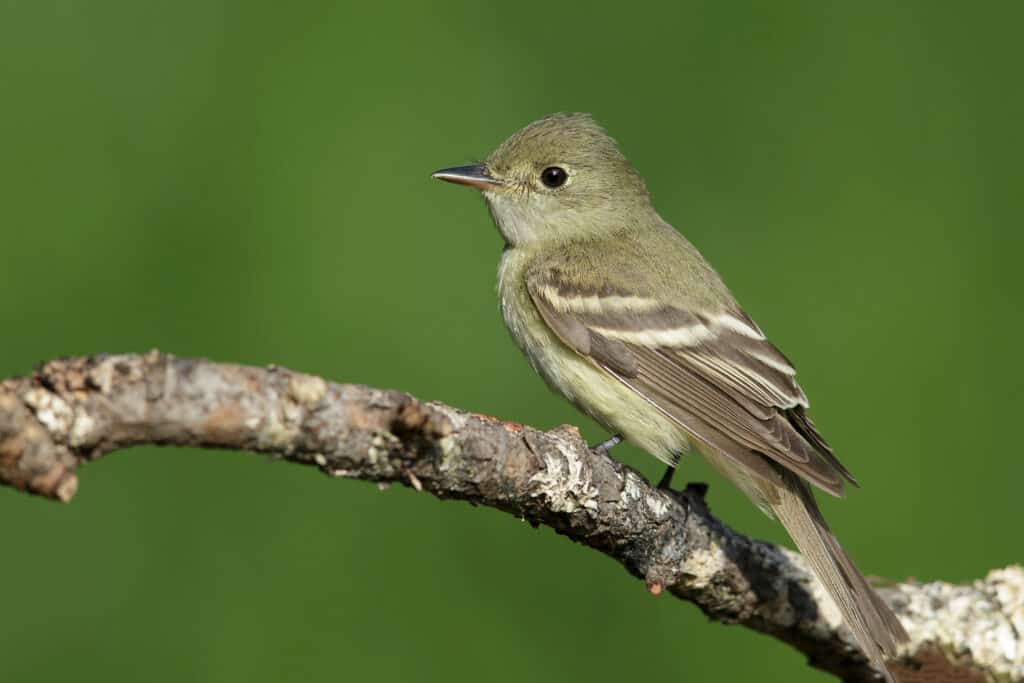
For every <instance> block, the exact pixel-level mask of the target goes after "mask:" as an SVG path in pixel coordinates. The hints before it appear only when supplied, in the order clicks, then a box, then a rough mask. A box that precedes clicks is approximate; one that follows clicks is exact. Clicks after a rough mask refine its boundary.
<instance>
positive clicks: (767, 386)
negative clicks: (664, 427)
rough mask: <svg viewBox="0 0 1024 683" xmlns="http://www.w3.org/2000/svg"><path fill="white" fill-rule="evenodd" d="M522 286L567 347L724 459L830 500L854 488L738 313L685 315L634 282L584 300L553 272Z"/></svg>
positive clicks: (794, 389) (788, 372)
mask: <svg viewBox="0 0 1024 683" xmlns="http://www.w3.org/2000/svg"><path fill="white" fill-rule="evenodd" d="M526 284H527V288H528V289H529V292H530V296H531V298H532V300H533V302H534V304H535V305H536V307H537V310H538V312H539V313H540V316H541V318H542V319H543V320H544V322H545V323H546V324H547V325H548V327H549V328H550V329H551V331H552V332H554V333H555V335H556V336H557V337H558V338H559V339H560V340H561V341H562V342H563V343H564V344H565V345H566V346H568V347H570V348H571V349H573V350H575V351H576V352H577V353H579V354H580V355H581V356H584V357H585V358H587V359H589V360H590V361H591V362H592V363H594V364H595V365H596V366H598V367H600V368H602V369H603V370H605V371H606V372H608V373H609V374H610V375H612V376H614V377H615V378H617V379H618V380H619V381H621V382H622V383H623V384H625V385H626V386H628V387H629V388H631V389H632V390H633V391H635V392H636V393H637V394H639V395H640V396H642V397H643V398H644V399H646V400H647V401H648V402H650V403H651V404H652V405H653V406H654V407H655V408H657V409H658V410H659V411H661V412H662V413H663V414H665V415H666V416H668V417H669V418H670V419H672V420H673V421H675V422H676V423H677V424H679V425H680V426H681V427H683V428H684V429H685V430H686V431H688V432H690V433H691V434H693V435H694V436H696V437H697V438H698V439H700V440H702V441H704V442H706V443H708V444H709V445H711V446H713V447H714V448H716V449H717V450H718V451H720V452H722V453H723V454H724V455H725V456H727V457H729V458H731V459H732V460H734V461H736V462H737V463H739V464H740V465H742V466H744V467H746V468H748V469H753V470H754V471H755V473H756V474H760V475H761V476H762V477H764V478H768V479H774V478H775V476H776V473H775V471H774V468H773V467H772V466H771V465H770V464H769V463H768V462H767V461H766V460H765V459H764V458H763V457H761V456H766V457H767V458H769V459H770V460H772V461H774V462H775V463H778V464H779V465H781V466H783V467H785V468H787V469H789V470H791V471H793V472H795V473H796V474H798V475H800V476H801V477H803V478H804V479H806V480H807V481H809V482H811V483H813V484H815V485H817V486H819V487H821V488H822V489H824V490H826V491H828V492H829V493H832V494H833V495H837V496H838V495H842V491H843V480H844V479H845V480H847V481H850V482H851V483H854V484H856V482H855V480H854V479H853V477H852V476H851V475H850V473H849V472H848V471H847V470H846V468H844V467H843V466H842V464H841V463H840V462H839V461H838V460H837V459H836V458H835V456H834V455H833V454H832V450H831V449H830V448H829V446H828V444H827V443H826V442H825V440H824V439H823V438H822V437H821V435H820V434H819V433H818V432H817V430H816V429H815V427H814V424H813V423H812V422H811V421H810V418H808V417H807V415H806V413H805V412H804V409H805V408H806V407H807V397H806V396H805V395H804V392H803V390H802V389H801V388H800V386H799V385H798V384H797V382H796V378H795V375H796V372H795V370H794V369H793V366H792V364H791V363H790V362H789V361H788V360H787V359H786V357H785V356H783V355H782V353H781V352H780V351H779V350H778V349H777V348H775V346H773V345H772V344H771V343H770V342H769V341H768V340H767V339H766V338H765V336H764V334H763V333H762V332H761V330H760V328H758V326H757V325H756V324H755V323H754V322H753V320H751V319H750V317H749V316H747V315H746V314H745V313H743V312H742V311H741V310H740V309H739V308H738V306H722V307H720V310H718V311H717V312H714V313H711V312H707V311H704V310H700V309H699V307H697V306H692V307H690V310H688V309H687V307H686V306H685V302H681V301H680V300H679V299H678V298H677V299H676V300H675V301H674V302H673V303H671V304H665V303H663V302H664V299H665V297H656V296H648V295H646V294H645V293H644V292H643V291H639V292H638V291H635V290H636V289H637V288H638V285H637V283H636V282H635V281H634V283H632V286H631V287H630V289H631V290H633V291H629V292H627V291H625V290H622V291H616V289H615V288H614V286H605V287H603V288H601V289H600V290H593V289H591V290H582V289H581V288H580V285H579V284H578V282H576V278H572V277H571V276H569V275H567V274H566V273H565V271H564V270H563V269H561V268H559V267H558V266H557V265H556V264H550V263H547V264H545V263H540V264H537V266H536V267H534V268H532V269H530V271H529V272H528V273H527V282H526ZM639 289H641V290H643V285H642V284H640V285H639ZM651 289H655V288H653V287H652V288H651ZM681 304H682V305H681Z"/></svg>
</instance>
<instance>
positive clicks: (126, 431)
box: [0, 351, 1024, 681]
mask: <svg viewBox="0 0 1024 683" xmlns="http://www.w3.org/2000/svg"><path fill="white" fill-rule="evenodd" d="M140 444H158V445H174V446H199V447H206V448H226V449H233V450H244V451H252V452H257V453H268V454H272V455H274V456H278V457H281V458H284V459H286V460H289V461H292V462H295V463H299V464H304V465H312V466H314V467H317V468H319V469H320V470H321V471H323V472H324V473H326V474H328V475H330V476H332V477H346V478H352V479H363V480H367V481H375V482H400V483H402V484H405V485H408V486H412V487H414V488H416V489H417V490H423V491H427V492H430V493H432V494H434V495H435V496H438V497H440V498H457V499H463V500H468V501H471V502H473V503H475V504H478V505H487V506H490V507H494V508H498V509H500V510H504V511H506V512H508V513H510V514H513V515H515V516H517V517H520V518H523V519H525V520H527V521H529V522H531V523H532V524H535V525H539V524H544V525H546V526H549V527H551V528H553V529H554V530H555V531H557V532H558V533H560V534H563V535H565V536H568V537H569V538H571V539H573V540H574V541H577V542H579V543H581V544H583V545H587V546H589V547H591V548H594V549H595V550H597V551H599V552H602V553H604V554H606V555H608V556H610V557H613V558H615V559H616V560H618V561H619V562H620V563H621V564H622V565H623V566H624V567H625V568H626V569H627V570H628V571H629V572H630V573H631V574H633V575H634V576H637V577H638V578H640V579H642V580H643V581H644V582H645V583H646V586H647V589H648V590H649V591H651V592H653V593H661V592H667V593H670V594H672V595H674V596H676V597H678V598H681V599H683V600H687V601H689V602H692V603H693V604H695V605H697V606H698V607H699V608H700V609H701V610H703V611H704V613H705V614H707V615H708V616H709V617H710V618H711V619H713V620H715V621H719V622H724V623H730V624H742V625H744V626H746V627H748V628H753V629H755V630H758V631H761V632H763V633H766V634H769V635H771V636H774V637H776V638H778V639H780V640H782V641H784V642H786V643H789V644H790V645H791V646H793V647H795V648H797V649H799V650H800V651H801V652H803V653H804V654H806V656H807V658H808V660H809V662H810V663H811V664H812V665H814V666H816V667H819V668H821V669H824V670H826V671H829V672H832V673H833V674H835V675H836V676H838V677H840V678H842V679H843V680H848V681H869V680H877V678H876V672H875V671H873V670H872V669H871V668H870V666H869V665H868V664H867V662H866V661H865V660H864V658H863V657H862V656H861V655H860V653H859V652H858V650H857V649H856V647H855V646H854V644H853V642H852V639H851V637H850V634H849V633H848V632H847V630H846V629H845V628H844V627H843V626H842V625H841V621H840V618H839V615H838V612H837V610H836V608H835V607H834V605H833V604H832V603H831V602H830V600H829V599H828V597H827V596H826V595H825V594H824V593H823V591H822V590H821V589H820V588H819V586H818V584H817V583H816V581H815V580H814V579H813V578H812V577H811V575H810V574H809V572H808V569H807V567H806V565H805V564H804V562H803V560H802V558H801V557H800V556H799V555H798V554H796V553H793V552H790V551H788V550H785V549H783V548H779V547H777V546H774V545H772V544H769V543H765V542H762V541H757V540H753V539H751V538H748V537H746V536H744V535H742V534H739V533H737V532H736V531H733V530H732V529H730V528H728V527H727V526H725V525H724V524H723V523H722V522H720V521H719V520H718V519H716V518H715V517H713V516H712V515H711V514H710V513H709V511H708V508H707V506H706V505H705V504H704V501H703V499H702V496H701V491H699V490H695V489H689V490H686V491H683V492H681V493H675V494H673V493H668V492H665V491H662V490H658V489H656V488H653V487H652V486H650V485H649V484H648V483H647V481H646V480H645V479H644V478H643V477H642V476H640V475H639V474H637V473H636V472H635V471H633V470H631V469H630V468H629V467H627V466H625V465H623V464H621V463H619V462H617V461H615V460H613V459H611V458H609V457H607V456H604V455H601V454H598V453H595V452H593V451H591V450H590V449H589V448H588V447H587V444H585V443H584V442H583V441H582V439H581V438H580V435H579V433H578V431H577V430H576V429H575V428H573V427H569V426H563V427H559V428H558V429H554V430H552V431H548V432H543V431H538V430H535V429H531V428H529V427H525V426H523V425H519V424H514V423H509V422H502V421H499V420H496V419H494V418H490V417H486V416H483V415H475V414H472V413H467V412H464V411H461V410H458V409H456V408H452V407H449V406H446V405H442V404H440V403H424V402H421V401H418V400H416V399H415V398H413V397H411V396H409V395H408V394H404V393H401V392H398V391H386V390H381V389H373V388H370V387H365V386H358V385H346V384H334V383H330V382H326V381H324V380H323V379H320V378H318V377H313V376H310V375H305V374H301V373H297V372H292V371H289V370H285V369H283V368H276V367H271V368H254V367H244V366H239V365H232V364H227V363H213V362H209V361H205V360H188V359H179V358H174V357H173V356H169V355H166V354H162V353H159V352H155V351H154V352H152V353H149V354H146V355H135V354H132V355H121V356H96V357H92V358H68V359H63V360H57V361H53V362H50V363H47V364H45V365H43V366H41V367H40V368H38V369H37V370H36V371H35V372H34V373H33V374H32V375H31V376H30V377H24V378H13V379H8V380H4V381H3V382H2V383H0V482H2V483H4V484H7V485H9V486H13V487H15V488H17V489H20V490H23V491H28V492H30V493H34V494H38V495H42V496H46V497H49V498H53V499H57V500H61V501H69V500H71V498H72V497H73V496H74V495H75V491H76V489H77V487H78V480H77V477H76V476H75V471H76V469H77V468H78V467H79V466H80V465H82V464H84V463H86V462H88V461H90V460H94V459H96V458H99V457H101V456H102V455H104V454H106V453H109V452H111V451H113V450H117V449H120V448H125V447H128V446H135V445H140ZM880 592H881V593H882V594H883V596H884V597H885V598H886V599H887V600H888V601H889V602H890V604H891V605H892V606H893V608H894V610H895V611H896V613H897V614H898V615H899V617H900V618H901V620H902V621H903V623H904V624H905V626H906V627H907V630H908V631H909V632H910V634H911V638H912V643H911V645H910V647H909V648H908V649H907V652H906V656H905V658H904V660H903V661H902V662H901V663H900V664H899V669H898V674H899V678H900V680H901V681H953V680H977V681H983V680H985V679H986V677H991V678H997V679H999V680H1011V681H1022V680H1024V643H1022V642H1021V639H1020V634H1022V633H1024V570H1022V569H1021V568H1020V567H1017V566H1013V567H1008V568H1006V569H1000V570H994V571H992V572H991V573H990V574H989V575H988V576H987V577H986V578H985V579H983V580H980V581H976V582H974V583H973V584H971V585H965V586H958V585H950V584H946V583H941V582H935V583H917V582H913V581H909V582H905V583H899V584H894V585H891V586H889V587H886V588H882V589H880Z"/></svg>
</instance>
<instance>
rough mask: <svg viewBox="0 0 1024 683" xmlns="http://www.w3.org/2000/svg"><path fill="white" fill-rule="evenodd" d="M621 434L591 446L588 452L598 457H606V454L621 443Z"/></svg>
mask: <svg viewBox="0 0 1024 683" xmlns="http://www.w3.org/2000/svg"><path fill="white" fill-rule="evenodd" d="M622 441H623V439H622V434H616V435H614V436H613V437H612V438H610V439H606V440H605V441H602V442H601V443H599V444H597V445H596V446H591V447H590V450H592V451H594V452H595V453H597V454H598V455H608V452H609V451H610V450H611V449H613V448H615V447H616V446H618V445H619V444H620V443H622Z"/></svg>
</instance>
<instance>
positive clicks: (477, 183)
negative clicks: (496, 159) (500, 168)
mask: <svg viewBox="0 0 1024 683" xmlns="http://www.w3.org/2000/svg"><path fill="white" fill-rule="evenodd" d="M430 177H431V178H437V179H438V180H445V181H447V182H449V183H455V184H456V185H469V186H470V187H475V188H477V189H478V190H489V189H491V188H493V187H500V186H501V185H504V184H505V183H503V182H502V181H500V180H498V179H497V178H492V177H491V176H490V174H489V173H488V172H487V167H486V166H484V165H483V164H471V165H469V166H453V167H452V168H442V169H441V170H440V171H434V172H433V173H431V174H430Z"/></svg>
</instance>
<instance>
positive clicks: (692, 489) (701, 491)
mask: <svg viewBox="0 0 1024 683" xmlns="http://www.w3.org/2000/svg"><path fill="white" fill-rule="evenodd" d="M683 493H687V494H689V495H690V496H692V497H694V498H697V499H700V500H704V496H706V495H707V494H708V485H707V484H705V483H704V482H702V481H691V482H690V483H689V484H687V485H686V488H685V489H683Z"/></svg>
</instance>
